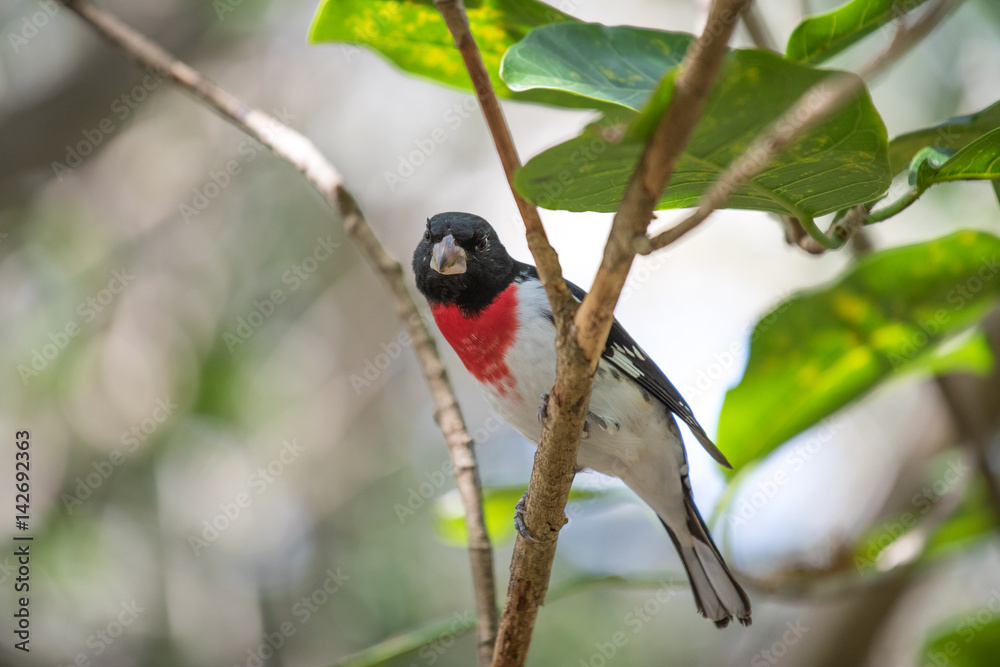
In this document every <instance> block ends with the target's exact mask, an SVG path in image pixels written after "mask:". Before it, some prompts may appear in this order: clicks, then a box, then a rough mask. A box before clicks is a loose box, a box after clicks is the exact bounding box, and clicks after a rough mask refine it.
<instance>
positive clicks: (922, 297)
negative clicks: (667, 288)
mask: <svg viewBox="0 0 1000 667" xmlns="http://www.w3.org/2000/svg"><path fill="white" fill-rule="evenodd" d="M998 258H1000V239H998V238H996V237H995V236H991V235H989V234H984V233H979V232H971V231H970V232H959V233H957V234H953V235H951V236H948V237H945V238H942V239H938V240H935V241H929V242H926V243H918V244H915V245H911V246H907V247H903V248H892V249H889V250H883V251H881V252H877V253H874V254H872V255H870V256H869V257H866V258H864V259H862V260H861V261H859V262H857V263H856V264H855V265H853V266H852V267H851V268H850V269H848V271H847V272H846V273H845V274H844V275H843V276H841V277H840V278H839V279H838V280H837V281H836V282H835V283H834V284H832V285H830V286H827V287H823V288H820V289H818V290H813V291H810V292H805V293H802V294H798V295H795V296H792V297H791V298H789V299H788V300H786V301H784V302H783V303H781V304H779V305H778V306H777V307H776V308H775V309H774V310H773V311H772V312H770V313H768V314H767V315H765V316H764V317H763V318H761V320H760V322H758V323H757V326H756V327H755V328H754V331H753V334H752V335H751V337H750V340H751V344H750V359H749V361H748V362H747V368H746V372H745V373H744V374H743V379H742V380H741V381H740V383H739V385H737V386H736V387H734V388H733V389H730V390H729V392H728V393H727V395H726V402H725V404H724V405H723V408H722V415H721V416H720V418H719V446H720V447H721V448H722V449H723V450H724V451H725V452H726V455H727V456H728V457H729V460H730V462H731V463H732V464H733V468H734V470H739V469H740V468H741V467H742V466H744V465H746V464H747V463H748V462H750V461H753V460H754V459H757V458H759V457H761V456H763V455H766V454H767V453H768V452H770V451H772V450H773V449H774V448H775V447H777V446H778V445H780V444H781V443H783V442H785V441H786V440H788V439H789V438H791V437H792V436H794V435H795V434H797V433H799V432H801V431H803V430H805V429H807V428H809V427H810V426H812V425H813V424H816V423H817V422H819V421H820V420H821V419H823V418H824V417H827V416H829V415H830V414H832V413H833V412H835V411H836V410H838V409H840V408H841V407H843V406H844V405H847V404H848V403H850V402H851V401H854V400H856V399H858V398H860V397H861V396H863V395H864V394H865V393H866V392H868V391H869V390H871V389H872V388H873V387H875V386H877V385H878V384H879V383H880V382H883V381H885V380H887V379H889V378H891V377H894V376H897V375H899V374H901V373H904V372H907V371H909V370H913V369H917V368H921V367H922V365H923V364H924V363H925V361H926V358H927V356H928V355H929V354H930V353H931V352H932V351H933V350H934V349H935V347H936V346H937V345H938V344H939V343H940V342H942V341H944V340H946V339H947V338H948V337H949V336H951V335H953V334H955V333H957V332H959V331H962V330H963V329H965V328H967V327H969V326H971V325H973V324H975V323H976V322H977V321H978V320H979V319H980V318H981V317H982V316H983V315H984V314H985V313H986V312H987V311H988V310H989V309H990V308H991V307H992V306H993V305H994V304H995V303H996V301H997V298H998V297H1000V276H998V272H1000V263H998V262H1000V259H998ZM955 361H956V362H959V361H961V358H956V359H955ZM939 370H944V369H941V368H940V367H939Z"/></svg>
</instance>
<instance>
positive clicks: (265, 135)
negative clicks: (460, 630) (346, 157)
mask: <svg viewBox="0 0 1000 667" xmlns="http://www.w3.org/2000/svg"><path fill="white" fill-rule="evenodd" d="M62 2H63V4H64V5H66V7H68V8H69V9H71V10H72V11H74V12H76V13H77V14H78V15H79V16H80V17H81V18H83V19H84V20H85V21H87V22H88V23H89V24H91V25H92V26H93V27H94V28H95V29H96V30H97V32H99V33H100V34H101V35H102V36H103V37H105V38H106V39H107V40H108V41H110V42H111V43H112V44H114V45H115V46H117V47H118V48H120V49H121V50H122V51H124V52H125V53H126V54H127V55H128V56H129V57H130V58H132V59H133V60H135V61H136V62H138V63H139V64H140V65H142V66H144V67H150V68H153V69H155V70H157V71H159V72H162V73H163V75H164V76H166V77H169V78H170V79H172V80H173V81H174V82H175V83H176V84H177V85H179V86H180V87H181V88H183V89H185V90H187V91H188V92H190V93H192V94H193V95H194V97H195V98H196V99H198V100H199V101H201V102H204V103H205V104H207V105H208V106H210V107H211V108H213V109H214V110H215V111H217V112H218V113H219V115H221V116H222V117H223V118H224V119H225V120H228V121H229V122H231V123H233V124H234V125H236V126H237V127H239V128H241V129H242V130H243V131H244V132H246V133H247V134H249V135H250V136H252V137H254V138H255V139H257V140H258V141H260V142H261V143H263V144H264V145H266V146H268V147H269V148H270V149H271V150H272V151H273V152H274V154H275V155H276V156H278V157H279V158H281V159H283V160H285V161H287V162H288V163H290V164H291V165H292V166H294V167H295V168H296V169H298V170H299V171H300V172H302V175H303V176H304V177H305V178H306V180H307V181H308V182H309V183H310V185H312V186H313V187H314V188H315V189H316V190H318V191H319V193H320V194H321V195H323V197H324V198H326V200H327V201H328V203H329V204H330V206H331V207H332V208H333V209H334V210H335V211H337V212H339V213H340V214H341V215H342V216H343V218H344V227H345V229H346V230H347V232H348V233H349V234H350V235H351V236H352V237H353V238H354V241H355V242H356V243H357V246H358V248H359V249H360V250H361V254H362V255H363V256H364V258H365V259H366V260H367V261H368V263H369V264H370V265H371V267H372V268H373V269H374V270H375V272H376V274H377V275H378V276H379V277H380V278H381V279H382V282H383V283H384V284H385V286H386V287H387V288H388V290H389V293H390V294H391V295H392V299H393V304H394V305H395V308H396V313H397V314H398V316H399V318H400V319H401V320H402V321H403V324H404V326H405V327H406V330H407V332H408V333H409V335H410V338H411V340H412V341H413V349H414V351H415V352H416V355H417V360H418V362H419V363H420V368H421V370H422V371H423V374H424V379H425V380H426V382H427V384H428V387H429V388H430V391H431V396H432V397H433V399H434V406H435V413H434V417H435V420H436V421H437V423H438V425H439V426H440V428H441V432H442V433H443V434H444V439H445V443H446V444H447V446H448V452H449V454H450V456H451V462H452V472H453V475H454V477H455V484H456V485H457V487H458V490H459V493H460V495H461V498H462V504H463V506H464V508H465V521H466V527H467V529H468V534H469V558H470V560H471V563H472V574H473V584H474V588H475V594H476V610H477V623H478V625H479V632H480V634H481V635H483V636H492V634H493V632H494V630H493V628H495V627H496V593H495V587H494V581H493V554H492V548H491V546H490V541H489V537H488V535H487V534H486V525H485V523H484V520H483V508H482V491H481V489H480V486H479V479H478V475H477V471H476V458H475V452H474V451H473V448H472V438H471V437H469V433H468V430H467V429H466V426H465V421H464V419H463V417H462V413H461V410H460V409H459V406H458V401H457V400H456V398H455V393H454V391H453V390H452V387H451V381H450V380H449V378H448V373H447V370H446V369H445V366H444V364H443V363H442V362H441V358H440V356H439V355H438V351H437V345H436V343H435V342H434V338H433V336H431V334H430V331H429V330H428V328H427V325H426V324H425V323H424V320H423V318H422V317H421V316H420V313H419V311H418V310H417V307H416V304H415V303H414V302H413V299H412V298H411V296H410V293H409V291H408V290H407V288H406V283H405V281H404V279H403V270H402V267H400V265H399V262H397V261H396V260H395V259H393V258H392V257H391V256H390V255H389V254H388V253H387V252H386V250H385V248H384V247H383V246H382V243H381V242H380V241H379V240H378V237H377V236H376V235H375V232H374V231H373V230H372V228H371V227H370V226H369V225H368V222H367V221H366V220H365V217H364V214H363V213H362V212H361V209H360V208H359V207H358V205H357V202H355V200H354V198H353V197H352V196H351V194H350V193H349V192H348V191H347V190H346V189H345V188H344V184H343V179H342V177H341V175H340V174H339V173H338V172H337V170H336V169H335V168H334V166H333V165H332V164H331V163H330V162H329V160H327V159H326V157H324V156H323V154H322V153H321V152H320V151H319V149H317V148H316V146H315V145H314V144H313V143H312V142H310V141H309V140H308V139H307V138H306V137H304V136H303V135H301V134H299V133H298V132H296V131H295V130H293V129H291V128H290V127H287V126H286V125H284V124H282V123H281V122H279V121H278V120H277V119H276V118H273V117H272V116H270V115H268V114H266V113H264V112H262V111H260V110H258V109H254V108H253V107H251V106H249V105H247V104H246V103H244V102H243V101H242V100H240V99H239V98H237V97H236V96H234V95H233V94H232V93H230V92H228V91H226V90H224V89H222V88H220V87H219V86H217V85H216V84H214V83H212V82H211V81H209V80H208V79H206V78H205V77H204V76H202V75H201V74H200V73H199V72H197V71H196V70H194V69H193V68H191V67H189V66H188V65H186V64H184V63H183V62H181V61H179V60H177V59H176V58H174V57H173V56H172V55H171V54H170V53H168V52H167V51H165V50H164V49H163V48H161V47H160V46H159V45H157V44H155V43H154V42H152V41H150V40H149V39H147V38H146V37H145V36H143V35H142V34H140V33H138V32H137V31H135V30H134V29H132V28H131V27H129V26H128V25H126V24H125V23H123V22H122V21H121V20H119V19H118V18H117V17H115V16H114V15H112V14H110V13H108V12H106V11H104V10H102V9H99V8H97V7H95V6H94V5H92V4H90V3H89V2H84V1H80V0H62Z"/></svg>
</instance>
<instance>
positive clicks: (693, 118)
mask: <svg viewBox="0 0 1000 667" xmlns="http://www.w3.org/2000/svg"><path fill="white" fill-rule="evenodd" d="M749 2H750V0H715V2H713V4H712V10H711V13H710V16H709V20H708V23H707V24H706V27H705V31H704V32H703V34H702V36H701V37H700V38H699V39H698V41H697V42H695V44H694V45H693V46H692V47H691V48H690V49H689V51H688V53H687V55H686V56H685V60H684V62H683V63H682V65H681V74H680V75H679V76H678V79H677V82H676V84H675V92H674V96H673V99H672V101H671V104H670V105H669V107H668V108H667V110H666V112H665V113H664V116H663V118H662V119H661V120H660V123H659V125H658V126H657V129H656V131H655V132H654V134H653V137H652V138H651V139H650V142H649V145H647V147H646V150H645V151H644V153H643V157H642V160H641V162H640V165H639V167H638V168H637V169H636V172H635V173H634V174H633V177H632V181H631V183H630V185H629V188H628V191H627V192H626V195H625V198H624V199H623V201H622V206H621V208H620V209H619V212H618V214H617V215H616V216H615V221H614V224H613V228H612V231H611V234H610V235H609V237H608V243H607V246H606V247H605V257H604V262H603V263H602V265H601V269H600V271H599V272H598V274H597V277H596V278H595V281H594V285H593V287H592V288H591V292H590V294H589V295H588V296H587V297H586V298H585V299H584V300H583V303H582V304H580V306H579V308H576V304H575V302H573V300H572V298H571V296H570V295H569V294H568V292H567V291H566V288H565V285H564V283H563V281H562V276H561V270H560V269H559V265H558V258H557V257H556V255H555V251H553V250H552V249H551V247H550V246H549V244H548V241H547V239H546V238H545V234H544V229H543V228H542V226H541V221H540V219H539V218H538V212H537V209H535V208H534V207H533V206H531V205H530V204H528V203H527V202H526V201H524V200H523V198H522V197H521V196H520V195H519V194H518V193H517V191H516V190H515V189H514V186H513V171H514V169H516V168H517V167H518V166H519V165H520V160H519V159H518V157H517V152H516V150H515V148H514V143H513V140H512V139H511V136H510V131H509V129H508V128H507V124H506V121H505V120H504V118H503V113H502V110H501V109H500V104H499V102H498V101H497V99H496V95H495V93H494V91H493V88H492V85H491V84H490V80H489V77H488V76H487V74H486V70H485V67H484V66H483V63H482V58H481V57H480V55H479V51H478V49H477V47H476V43H475V40H474V38H473V35H472V34H471V32H470V29H469V22H468V18H467V16H466V14H465V7H464V5H463V2H462V0H435V5H436V6H437V8H438V10H439V11H440V12H441V15H442V17H443V18H444V20H445V23H446V24H447V25H448V28H449V30H450V31H451V33H452V37H453V38H454V40H455V45H456V46H457V48H458V49H459V51H460V52H461V54H462V58H463V60H464V62H465V65H466V68H467V69H468V71H469V76H470V78H471V80H472V83H473V87H474V89H475V91H476V96H477V97H478V99H479V102H480V105H481V107H482V109H483V115H484V116H485V118H486V121H487V124H488V125H489V127H490V132H491V134H492V135H493V141H494V144H495V145H496V147H497V152H498V153H499V155H500V159H501V162H502V164H503V166H504V171H505V173H506V174H507V180H508V184H509V185H510V187H511V191H512V193H513V195H514V199H515V200H516V201H517V203H518V208H519V209H520V211H521V215H522V217H523V218H524V222H525V229H526V231H527V240H528V246H529V248H530V249H531V252H532V255H533V256H534V258H535V261H536V263H538V272H539V275H540V276H541V277H542V280H543V283H545V286H546V290H547V294H548V297H549V301H550V303H551V305H552V308H553V313H554V315H555V320H556V330H557V337H556V351H557V361H556V383H555V386H554V387H553V389H552V392H551V394H550V398H549V403H548V406H547V407H548V415H549V417H548V418H547V419H546V420H545V423H544V426H543V430H542V437H541V440H540V441H539V443H538V451H537V452H536V454H535V464H534V466H533V468H532V472H531V480H530V482H529V485H528V501H527V508H526V512H525V524H526V525H527V527H528V529H529V530H530V531H531V532H532V534H533V535H535V536H536V537H540V538H542V539H540V540H539V541H538V542H537V543H531V542H528V541H527V540H525V539H523V538H521V537H520V536H518V538H517V542H516V543H515V546H514V556H513V559H512V562H511V579H510V584H509V586H508V589H507V600H506V603H505V605H504V613H503V616H502V618H501V621H500V630H499V634H498V637H497V647H496V651H495V653H494V657H493V665H494V666H495V667H499V666H501V665H505V666H506V665H523V664H525V662H526V660H527V654H528V647H529V645H530V642H531V635H532V632H533V629H534V625H535V619H536V618H537V615H538V607H539V605H540V604H541V603H542V602H543V600H544V599H545V593H546V590H547V588H548V581H549V575H550V574H551V570H552V561H553V560H554V558H555V546H556V539H555V538H556V537H557V536H558V532H559V529H560V528H561V527H562V526H563V525H564V524H565V522H566V518H565V515H564V509H565V506H566V500H567V498H568V497H569V490H570V486H571V485H572V483H573V477H574V475H575V470H576V453H577V448H578V446H579V440H580V434H581V432H582V429H583V422H584V418H585V413H586V408H587V406H588V405H589V403H590V392H591V389H592V387H593V382H594V374H595V372H596V370H597V364H598V361H599V360H600V355H601V352H602V351H603V349H604V342H605V341H606V340H607V337H608V332H609V331H610V328H611V322H612V321H613V314H612V313H613V310H614V307H615V304H616V303H617V300H618V296H619V294H620V293H621V289H622V287H623V285H624V282H625V276H626V275H627V274H628V270H629V268H630V266H631V264H632V260H633V259H634V258H635V251H634V250H633V241H634V239H635V238H636V237H637V236H641V237H642V238H645V231H646V227H647V225H648V224H649V221H650V219H651V218H652V212H653V207H654V205H655V204H656V202H657V200H658V199H659V197H660V194H661V193H662V192H663V188H664V186H665V185H666V182H667V179H668V178H669V177H670V174H671V173H672V171H673V165H674V163H675V161H676V160H677V157H678V156H679V155H680V153H681V150H683V147H684V145H685V144H686V143H687V140H688V138H689V137H690V135H691V132H692V131H693V129H694V126H695V125H696V124H697V121H698V119H699V117H700V115H701V111H702V109H703V107H704V103H705V100H706V99H707V97H708V93H709V91H710V90H711V87H712V83H713V81H714V79H715V76H716V74H717V73H718V70H719V68H720V66H721V63H722V60H723V58H724V57H725V53H726V44H727V43H728V42H729V38H730V36H731V35H732V32H733V30H734V29H735V24H736V22H737V21H738V19H739V14H740V12H741V11H742V10H743V9H744V8H745V7H746V6H747V5H748V4H749ZM574 310H575V313H574Z"/></svg>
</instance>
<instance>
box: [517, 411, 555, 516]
mask: <svg viewBox="0 0 1000 667" xmlns="http://www.w3.org/2000/svg"><path fill="white" fill-rule="evenodd" d="M538 400H540V401H541V402H542V404H541V405H539V406H538V423H539V424H541V425H542V426H545V420H546V419H548V416H549V395H548V394H542V395H541V396H540V397H539V399H538ZM522 500H524V499H523V498H522Z"/></svg>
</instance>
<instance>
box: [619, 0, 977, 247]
mask: <svg viewBox="0 0 1000 667" xmlns="http://www.w3.org/2000/svg"><path fill="white" fill-rule="evenodd" d="M962 1H963V0H938V2H937V3H936V4H935V5H933V6H932V7H931V8H930V9H928V10H927V12H926V13H924V15H923V16H922V17H921V18H920V19H919V20H917V21H916V22H915V23H913V24H912V25H910V26H904V27H901V28H900V29H899V30H898V31H897V32H896V35H895V37H894V38H893V40H892V42H891V43H890V44H889V46H888V47H887V48H886V50H885V51H883V52H882V53H880V54H879V55H878V56H877V57H876V58H875V59H874V60H872V61H871V62H870V63H868V64H867V65H866V66H865V67H863V68H862V69H861V70H860V71H859V72H858V76H852V75H847V74H842V75H839V76H834V77H830V78H828V79H826V80H824V81H821V82H819V83H817V84H816V85H815V86H813V87H812V88H810V89H809V90H807V91H806V92H805V93H804V94H803V95H802V97H800V98H799V99H798V100H797V101H796V102H795V104H793V105H792V106H791V108H789V109H788V110H787V111H786V112H785V113H784V114H782V116H781V117H780V118H779V119H778V120H776V121H775V122H774V123H773V124H772V125H771V127H770V128H769V129H768V130H767V131H765V132H763V133H762V134H761V135H760V136H759V137H758V138H757V139H756V140H755V141H754V142H753V144H751V145H750V146H749V147H748V148H747V149H746V150H745V151H744V152H743V153H742V154H741V155H740V156H739V157H737V158H736V159H735V160H733V161H732V162H731V163H730V165H729V167H728V168H727V169H726V170H725V171H724V172H723V173H722V175H721V176H719V178H718V180H716V181H715V183H714V184H713V185H712V187H710V188H709V190H708V192H706V193H705V194H704V196H702V198H701V201H699V202H698V208H697V209H696V210H695V212H694V213H692V214H691V215H690V216H688V217H687V218H685V219H684V220H683V221H681V222H680V223H678V224H677V225H676V226H674V227H671V228H670V229H667V230H666V231H663V232H661V233H660V234H657V235H656V236H655V237H653V238H651V239H646V238H644V239H639V241H638V243H637V246H636V247H637V250H638V251H639V252H641V253H642V254H649V253H650V252H653V251H654V250H659V249H660V248H663V247H665V246H668V245H670V244H671V243H673V242H674V241H676V240H677V239H679V238H680V237H682V236H684V235H685V234H687V233H688V232H689V231H691V230H692V229H694V228H695V227H697V226H698V225H700V224H701V223H702V222H704V221H705V219H706V218H708V216H710V215H711V214H712V213H714V212H715V211H716V210H718V209H720V208H722V207H723V206H725V205H726V202H727V201H729V198H730V197H731V196H732V195H733V194H734V193H735V192H736V191H737V190H738V189H739V188H740V187H742V186H743V185H745V184H746V183H747V182H749V181H750V180H751V179H753V178H754V177H756V176H757V175H758V174H759V173H760V172H761V171H763V170H764V169H765V168H767V166H768V165H769V164H770V163H771V162H772V161H773V160H774V159H775V158H776V157H777V156H778V155H779V154H780V153H781V152H782V151H784V150H785V149H786V148H788V146H789V145H791V143H792V142H793V141H795V140H796V139H798V138H799V137H800V136H802V133H804V132H806V131H807V130H809V129H810V128H812V127H814V126H815V125H816V124H817V123H819V122H820V121H822V120H823V119H824V118H826V117H827V116H829V115H830V114H832V113H834V112H835V111H837V110H838V109H840V108H841V107H842V106H844V105H845V104H847V103H848V102H850V101H851V99H853V98H854V96H855V95H857V94H858V93H859V92H860V91H861V90H862V89H863V87H864V84H865V81H866V80H870V79H872V78H874V77H876V76H878V75H879V74H881V73H883V72H884V71H885V70H886V69H888V68H889V67H890V66H892V65H893V64H894V63H895V62H896V61H897V60H899V59H900V58H902V57H903V56H904V55H906V54H907V53H908V52H909V51H910V49H911V48H913V47H914V46H915V45H916V44H917V43H919V42H920V40H922V39H923V38H924V37H926V36H927V35H928V34H929V33H930V32H931V30H933V29H934V27H935V26H937V24H938V23H940V22H941V21H942V20H943V19H944V18H945V17H946V16H948V14H950V13H951V12H952V11H954V10H955V9H956V8H957V7H958V6H959V5H960V4H962ZM801 222H802V223H803V224H804V225H811V224H813V223H812V221H811V220H808V221H806V220H802V221H801ZM806 229H807V230H808V231H811V233H810V236H809V237H808V238H805V239H803V241H802V244H803V247H804V248H805V249H807V250H809V251H810V252H823V250H824V249H834V248H838V247H840V246H842V245H843V244H844V241H846V240H847V238H848V237H847V236H842V235H839V234H837V233H836V232H837V231H842V230H840V228H834V229H832V230H831V231H833V232H834V235H833V236H831V235H829V234H823V233H822V232H821V231H819V230H818V229H815V228H813V229H811V230H810V229H809V227H808V226H807V227H806Z"/></svg>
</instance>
